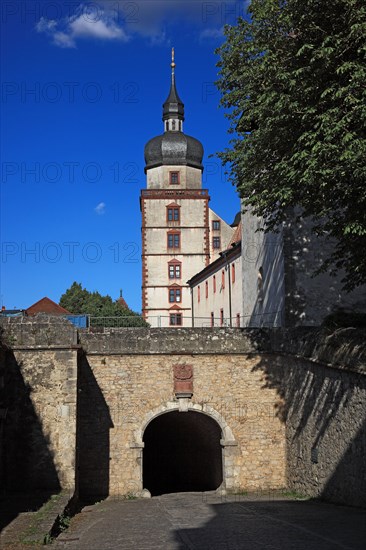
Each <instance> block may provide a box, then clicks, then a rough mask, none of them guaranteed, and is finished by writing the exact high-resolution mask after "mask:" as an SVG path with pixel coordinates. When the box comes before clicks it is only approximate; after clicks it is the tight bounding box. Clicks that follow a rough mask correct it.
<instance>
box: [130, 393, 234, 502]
mask: <svg viewBox="0 0 366 550" xmlns="http://www.w3.org/2000/svg"><path fill="white" fill-rule="evenodd" d="M187 401H188V402H187ZM174 411H175V412H187V411H190V412H196V413H198V414H203V415H206V416H208V417H210V418H211V419H212V420H214V421H215V422H216V424H217V425H218V427H219V428H220V430H221V439H220V445H221V448H222V479H223V481H222V484H221V485H220V487H219V490H220V492H225V491H226V490H227V489H229V490H230V489H233V488H234V487H235V486H236V485H237V484H236V482H235V481H236V480H235V477H236V476H235V469H234V467H233V463H234V460H233V458H234V454H235V451H236V447H237V442H236V441H235V438H234V435H233V432H232V430H231V428H230V427H229V426H228V424H227V423H226V421H225V419H224V418H223V416H222V415H221V414H220V413H219V412H218V411H216V410H215V409H214V408H213V407H211V406H209V405H207V404H195V403H192V402H191V401H189V400H186V402H184V403H183V400H181V399H180V400H179V401H173V402H167V403H165V404H162V405H160V406H159V407H157V408H156V409H154V410H152V411H150V412H149V413H147V414H146V415H145V417H144V419H143V421H142V423H141V425H140V427H139V429H138V430H136V431H135V433H134V439H135V441H134V442H133V443H132V444H131V447H132V448H135V449H137V450H139V451H140V456H139V459H140V460H139V462H140V487H141V489H143V487H142V482H143V477H142V476H143V463H142V459H143V449H144V441H143V437H144V433H145V430H146V429H147V427H148V426H149V425H150V423H151V422H152V421H153V420H155V419H157V418H158V417H159V416H162V415H164V414H166V413H170V412H174Z"/></svg>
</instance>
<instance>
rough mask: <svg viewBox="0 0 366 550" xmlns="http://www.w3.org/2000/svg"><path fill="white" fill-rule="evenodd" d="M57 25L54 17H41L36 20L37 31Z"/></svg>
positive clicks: (50, 28)
mask: <svg viewBox="0 0 366 550" xmlns="http://www.w3.org/2000/svg"><path fill="white" fill-rule="evenodd" d="M56 26H57V23H56V21H55V20H54V19H46V18H45V17H41V19H40V20H39V21H38V23H37V25H36V30H37V31H38V32H47V31H50V32H52V30H53V29H54V28H55V27H56Z"/></svg>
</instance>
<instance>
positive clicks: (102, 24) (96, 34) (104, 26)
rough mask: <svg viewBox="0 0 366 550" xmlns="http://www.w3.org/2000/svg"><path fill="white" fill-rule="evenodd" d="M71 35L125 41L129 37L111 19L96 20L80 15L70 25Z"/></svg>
mask: <svg viewBox="0 0 366 550" xmlns="http://www.w3.org/2000/svg"><path fill="white" fill-rule="evenodd" d="M69 29H70V34H71V35H72V36H73V37H74V38H76V37H79V36H80V37H82V36H90V37H92V38H102V39H106V40H115V39H116V40H124V41H127V40H128V37H127V35H126V33H125V31H124V30H123V29H122V28H121V27H118V25H117V24H116V23H115V22H114V21H113V19H110V18H109V17H104V18H100V19H96V20H94V21H93V20H92V19H89V18H87V17H85V15H79V17H77V18H76V19H74V20H73V21H72V22H71V23H70V25H69Z"/></svg>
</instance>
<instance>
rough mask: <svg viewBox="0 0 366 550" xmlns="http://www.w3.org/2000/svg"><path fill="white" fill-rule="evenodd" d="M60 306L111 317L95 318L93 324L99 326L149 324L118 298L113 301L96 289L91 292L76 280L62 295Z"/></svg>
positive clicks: (77, 313) (75, 312) (78, 312)
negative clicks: (123, 304)
mask: <svg viewBox="0 0 366 550" xmlns="http://www.w3.org/2000/svg"><path fill="white" fill-rule="evenodd" d="M60 306H62V307H64V308H65V309H67V310H68V311H70V313H73V314H75V315H80V314H88V315H90V316H91V317H94V318H96V317H97V318H100V317H108V318H111V319H103V321H102V320H100V323H98V320H97V319H93V320H92V321H93V322H92V325H94V326H98V324H100V325H103V326H148V324H147V323H146V321H144V319H143V318H142V317H141V315H139V314H138V313H136V312H134V311H132V310H131V309H129V308H126V307H123V306H122V305H121V304H120V302H119V301H118V300H117V301H113V300H112V298H111V297H110V296H108V295H107V296H102V295H101V294H100V293H99V292H96V291H94V292H89V291H88V290H86V288H83V287H82V286H81V284H80V283H76V282H74V283H72V285H71V287H70V288H69V289H67V290H66V292H65V293H64V294H63V295H62V296H61V298H60ZM117 318H120V319H117ZM121 318H123V319H121Z"/></svg>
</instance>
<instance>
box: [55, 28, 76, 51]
mask: <svg viewBox="0 0 366 550" xmlns="http://www.w3.org/2000/svg"><path fill="white" fill-rule="evenodd" d="M52 38H53V43H54V44H55V45H56V46H60V48H76V43H75V40H74V38H73V37H72V36H70V35H69V34H67V33H66V32H59V31H58V32H55V33H53V35H52Z"/></svg>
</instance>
